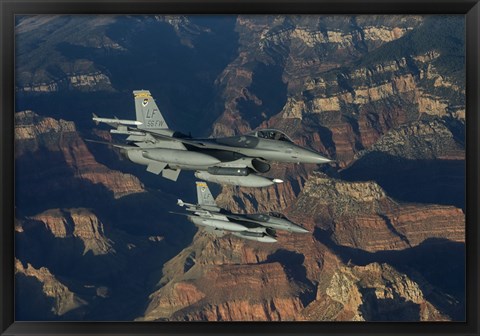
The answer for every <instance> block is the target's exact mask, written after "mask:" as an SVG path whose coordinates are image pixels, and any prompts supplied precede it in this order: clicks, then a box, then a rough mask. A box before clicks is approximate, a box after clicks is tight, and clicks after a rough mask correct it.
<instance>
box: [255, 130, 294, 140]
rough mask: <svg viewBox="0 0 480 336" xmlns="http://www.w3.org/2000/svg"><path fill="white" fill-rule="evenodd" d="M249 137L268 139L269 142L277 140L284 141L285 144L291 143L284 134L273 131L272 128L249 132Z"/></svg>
mask: <svg viewBox="0 0 480 336" xmlns="http://www.w3.org/2000/svg"><path fill="white" fill-rule="evenodd" d="M249 135H253V136H256V137H258V138H262V139H269V140H278V141H286V142H293V140H292V139H290V138H289V137H288V135H286V134H285V133H283V132H282V131H279V130H276V129H273V128H266V129H260V130H257V131H253V132H250V133H249Z"/></svg>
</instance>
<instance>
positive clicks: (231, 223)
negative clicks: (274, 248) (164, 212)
mask: <svg viewBox="0 0 480 336" xmlns="http://www.w3.org/2000/svg"><path fill="white" fill-rule="evenodd" d="M196 184H197V198H198V204H191V203H185V202H183V201H182V200H181V199H179V200H178V201H177V204H178V205H180V206H182V207H185V208H186V210H187V211H189V212H192V213H193V214H185V213H176V212H173V213H175V214H180V215H185V216H187V218H188V220H189V221H190V222H192V223H194V224H195V225H197V226H202V227H204V228H205V230H206V231H207V232H210V233H213V234H215V235H216V236H223V235H225V234H227V233H231V234H233V235H235V236H237V237H240V238H244V239H249V240H255V241H259V242H263V243H275V242H276V241H277V240H276V239H275V237H276V236H275V231H276V230H285V231H289V232H295V233H307V232H309V231H308V230H306V229H304V228H303V227H301V226H300V225H297V224H294V223H292V222H291V221H290V220H288V218H287V217H285V216H284V215H282V214H280V213H278V212H269V213H258V214H235V213H231V212H229V211H227V210H224V209H221V208H219V207H218V206H217V204H216V202H215V200H214V198H213V196H212V193H211V192H210V189H209V188H208V185H207V184H206V183H205V182H197V183H196Z"/></svg>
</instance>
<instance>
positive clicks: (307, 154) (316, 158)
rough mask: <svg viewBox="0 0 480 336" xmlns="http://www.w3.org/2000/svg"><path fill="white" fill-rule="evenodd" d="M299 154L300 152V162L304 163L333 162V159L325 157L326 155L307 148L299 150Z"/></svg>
mask: <svg viewBox="0 0 480 336" xmlns="http://www.w3.org/2000/svg"><path fill="white" fill-rule="evenodd" d="M299 154H300V159H301V162H304V163H316V164H322V163H328V162H333V160H330V159H327V158H326V157H324V156H322V155H320V154H319V153H317V152H314V151H311V150H308V149H303V150H301V151H300V153H299Z"/></svg>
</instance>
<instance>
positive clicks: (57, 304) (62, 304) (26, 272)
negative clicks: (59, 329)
mask: <svg viewBox="0 0 480 336" xmlns="http://www.w3.org/2000/svg"><path fill="white" fill-rule="evenodd" d="M15 275H16V276H17V277H19V276H25V277H27V278H33V279H35V280H36V281H38V282H39V283H40V284H41V286H42V291H43V295H45V296H46V297H48V298H52V299H53V305H52V309H51V313H53V314H54V315H57V316H61V315H64V314H66V313H68V312H69V311H71V310H74V309H77V308H79V307H81V306H83V305H85V304H86V302H85V301H84V300H82V299H80V298H79V297H78V296H77V295H75V294H74V293H73V292H72V291H70V289H69V288H68V287H67V286H65V285H64V284H63V283H61V282H60V281H59V280H58V279H57V278H56V277H55V276H54V275H53V274H52V273H51V272H50V271H49V270H48V269H47V268H45V267H40V268H39V269H36V268H34V267H33V266H32V265H30V264H28V263H27V267H24V266H23V264H22V262H21V261H19V260H18V259H15ZM24 290H26V289H24ZM17 295H21V294H17ZM37 295H40V294H39V293H37ZM31 299H32V302H36V301H38V298H35V297H33V298H31Z"/></svg>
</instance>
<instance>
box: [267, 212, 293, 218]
mask: <svg viewBox="0 0 480 336" xmlns="http://www.w3.org/2000/svg"><path fill="white" fill-rule="evenodd" d="M268 215H269V216H270V217H276V218H282V219H288V218H287V217H286V216H285V215H284V214H282V213H280V212H275V211H271V212H269V213H268Z"/></svg>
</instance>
